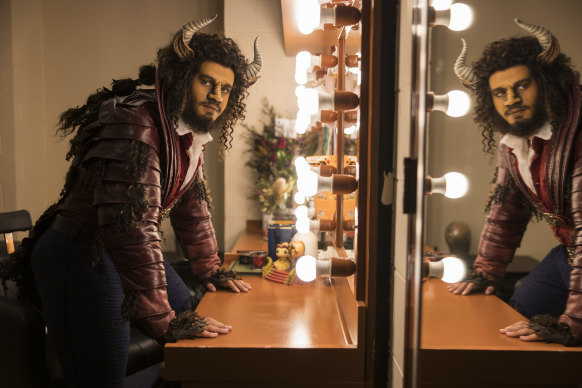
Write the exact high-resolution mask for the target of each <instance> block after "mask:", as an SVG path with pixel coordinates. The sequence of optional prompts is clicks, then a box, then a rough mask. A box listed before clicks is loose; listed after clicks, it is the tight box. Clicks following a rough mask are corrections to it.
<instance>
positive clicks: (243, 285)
mask: <svg viewBox="0 0 582 388" xmlns="http://www.w3.org/2000/svg"><path fill="white" fill-rule="evenodd" d="M219 286H220V288H226V289H230V290H232V292H249V291H250V290H251V289H252V287H251V285H250V284H249V283H247V282H245V281H244V280H242V279H234V280H227V281H226V282H224V283H221V284H220V285H219ZM206 288H207V289H208V291H210V292H216V287H215V286H214V284H212V283H206Z"/></svg>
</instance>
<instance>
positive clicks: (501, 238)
mask: <svg viewBox="0 0 582 388" xmlns="http://www.w3.org/2000/svg"><path fill="white" fill-rule="evenodd" d="M576 81H577V80H576ZM580 127H581V125H580V86H579V84H578V82H574V83H573V85H572V88H571V92H570V95H569V109H568V112H567V113H566V118H565V121H564V124H563V125H562V127H561V128H560V129H559V130H558V131H556V130H554V132H553V133H552V137H551V139H550V140H549V141H550V150H549V154H548V158H547V164H545V165H544V166H543V169H544V170H545V181H546V182H545V183H546V186H545V188H546V192H545V193H544V194H545V195H544V196H545V197H546V198H550V208H549V209H548V208H547V207H548V206H547V205H545V204H543V203H541V201H540V200H538V199H537V197H535V196H533V195H532V194H531V192H530V191H529V190H528V188H527V186H526V185H525V183H524V182H523V180H522V179H521V176H520V174H519V171H518V169H517V167H516V165H515V163H514V159H515V156H514V155H513V154H512V153H511V152H510V150H509V149H508V147H507V146H506V145H504V144H502V145H501V146H500V147H499V152H498V159H497V166H498V172H497V179H496V182H495V184H496V185H497V186H498V187H499V186H500V187H505V188H506V190H505V191H504V193H503V198H502V200H500V201H493V202H492V204H491V207H490V209H489V211H488V213H487V217H486V221H485V225H484V227H483V231H482V233H481V240H480V242H479V248H478V256H477V259H476V260H475V264H474V269H475V270H476V271H477V272H485V273H486V274H488V275H489V276H491V277H494V278H496V279H500V278H502V277H503V276H504V275H505V270H506V267H507V265H508V264H509V262H510V261H511V260H512V258H513V255H514V253H515V250H516V248H517V247H519V245H520V243H521V239H522V236H523V234H524V232H525V229H526V227H527V224H528V223H529V220H530V214H531V212H530V208H529V207H528V206H527V203H528V202H529V203H530V204H531V205H533V206H534V208H535V209H536V210H537V211H538V213H540V214H544V213H545V214H544V216H545V218H546V219H547V220H548V221H549V222H550V225H551V227H552V229H553V230H554V233H555V234H556V237H557V238H558V239H559V240H560V242H561V243H562V244H564V245H565V246H566V247H567V249H568V250H569V251H570V252H571V256H572V261H571V266H572V272H571V275H570V293H569V296H568V301H567V305H566V310H565V311H564V313H563V314H562V316H561V317H560V322H561V323H565V324H567V325H568V326H569V327H570V331H571V333H572V335H573V336H574V337H576V338H577V339H579V340H582V136H580V132H581V128H580ZM510 178H511V180H513V182H514V184H513V185H512V184H508V183H509V181H510ZM570 198H571V199H570Z"/></svg>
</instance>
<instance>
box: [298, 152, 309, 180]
mask: <svg viewBox="0 0 582 388" xmlns="http://www.w3.org/2000/svg"><path fill="white" fill-rule="evenodd" d="M295 171H296V172H297V176H301V175H303V174H305V173H307V172H309V171H311V167H310V166H309V163H307V160H305V158H304V157H303V156H298V157H297V158H296V159H295Z"/></svg>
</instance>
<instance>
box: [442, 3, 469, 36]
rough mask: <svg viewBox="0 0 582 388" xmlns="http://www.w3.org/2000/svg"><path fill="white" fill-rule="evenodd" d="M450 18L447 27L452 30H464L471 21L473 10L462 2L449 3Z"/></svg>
mask: <svg viewBox="0 0 582 388" xmlns="http://www.w3.org/2000/svg"><path fill="white" fill-rule="evenodd" d="M450 10H451V20H450V22H449V26H448V27H449V28H450V29H451V30H453V31H463V30H466V29H467V28H468V27H469V26H470V25H471V23H472V22H473V11H472V10H471V7H469V6H468V5H466V4H463V3H455V4H453V5H451V8H450Z"/></svg>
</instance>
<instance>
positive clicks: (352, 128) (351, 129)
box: [344, 125, 357, 135]
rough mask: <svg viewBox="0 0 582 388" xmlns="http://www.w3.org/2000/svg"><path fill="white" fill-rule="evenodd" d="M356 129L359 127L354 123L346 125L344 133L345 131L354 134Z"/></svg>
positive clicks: (347, 133)
mask: <svg viewBox="0 0 582 388" xmlns="http://www.w3.org/2000/svg"><path fill="white" fill-rule="evenodd" d="M356 129H357V127H356V126H355V125H352V126H350V127H346V128H344V133H345V134H346V135H351V134H353V133H354V132H356Z"/></svg>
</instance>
